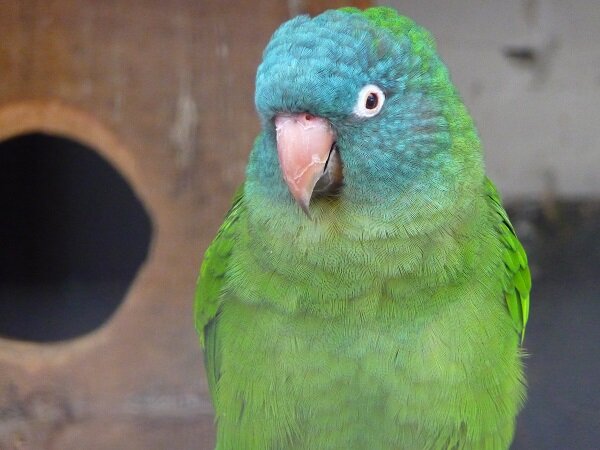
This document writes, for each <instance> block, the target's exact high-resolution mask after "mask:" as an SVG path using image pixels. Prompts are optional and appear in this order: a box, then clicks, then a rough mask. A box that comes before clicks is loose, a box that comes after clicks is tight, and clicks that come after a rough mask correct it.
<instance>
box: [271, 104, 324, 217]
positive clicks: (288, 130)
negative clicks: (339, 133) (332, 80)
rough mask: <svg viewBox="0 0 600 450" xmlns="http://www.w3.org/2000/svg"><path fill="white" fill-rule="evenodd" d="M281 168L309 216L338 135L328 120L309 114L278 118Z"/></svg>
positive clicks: (299, 202) (276, 124)
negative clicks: (312, 198)
mask: <svg viewBox="0 0 600 450" xmlns="http://www.w3.org/2000/svg"><path fill="white" fill-rule="evenodd" d="M275 130H276V131H277V154H278V155H279V165H280V167H281V172H282V174H283V179H284V180H285V182H286V184H287V185H288V188H289V190H290V193H291V194H292V196H293V197H294V199H295V200H296V202H297V203H298V204H299V205H300V207H301V208H302V209H303V211H304V212H305V213H306V215H308V216H310V215H309V213H308V205H309V203H310V199H311V196H312V193H313V190H314V188H315V185H316V184H317V181H319V178H321V176H322V175H323V172H324V170H325V167H326V164H327V160H328V158H329V154H330V152H331V149H332V148H333V146H334V143H335V133H334V131H333V130H332V128H331V124H330V123H329V121H328V120H326V119H323V118H321V117H317V116H313V115H311V114H308V113H302V114H280V115H277V116H276V117H275Z"/></svg>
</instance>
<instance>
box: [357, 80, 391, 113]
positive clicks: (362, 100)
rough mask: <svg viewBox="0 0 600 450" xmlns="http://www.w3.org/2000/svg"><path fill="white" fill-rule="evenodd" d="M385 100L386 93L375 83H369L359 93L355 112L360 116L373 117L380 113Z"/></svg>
mask: <svg viewBox="0 0 600 450" xmlns="http://www.w3.org/2000/svg"><path fill="white" fill-rule="evenodd" d="M384 101H385V94H384V93H383V91H382V90H381V89H380V88H378V87H377V86H375V85H374V84H368V85H366V86H365V87H363V88H362V89H361V90H360V92H359V93H358V100H357V101H356V106H354V114H356V115H357V116H358V117H373V116H376V115H377V114H379V111H381V108H382V107H383V102H384Z"/></svg>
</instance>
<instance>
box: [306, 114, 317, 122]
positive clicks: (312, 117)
mask: <svg viewBox="0 0 600 450" xmlns="http://www.w3.org/2000/svg"><path fill="white" fill-rule="evenodd" d="M314 118H315V116H313V115H312V114H308V113H306V114H305V115H304V119H305V120H306V121H310V120H313V119H314Z"/></svg>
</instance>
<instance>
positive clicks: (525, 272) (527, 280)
mask: <svg viewBox="0 0 600 450" xmlns="http://www.w3.org/2000/svg"><path fill="white" fill-rule="evenodd" d="M485 183H486V186H485V187H486V193H487V196H488V197H489V199H490V204H491V205H492V208H493V211H494V212H495V213H497V215H498V222H497V224H496V229H497V231H498V233H499V234H500V239H501V241H502V244H503V246H504V248H503V250H504V251H503V254H502V258H503V260H504V266H505V267H506V272H507V276H506V277H504V279H505V282H504V297H505V299H506V305H507V307H508V312H509V313H510V316H511V318H512V320H513V322H514V323H515V326H516V328H517V331H518V332H519V334H520V335H521V342H523V338H524V337H525V326H526V325H527V319H528V318H529V291H530V290H531V275H530V273H529V265H528V264H527V255H526V254H525V250H524V249H523V246H522V245H521V243H520V242H519V239H518V238H517V235H516V233H515V229H514V228H513V226H512V224H511V223H510V220H509V219H508V215H507V214H506V211H505V210H504V208H503V207H502V201H501V200H500V195H499V194H498V191H497V190H496V187H495V186H494V185H493V183H492V182H491V181H490V180H489V179H488V178H486V181H485Z"/></svg>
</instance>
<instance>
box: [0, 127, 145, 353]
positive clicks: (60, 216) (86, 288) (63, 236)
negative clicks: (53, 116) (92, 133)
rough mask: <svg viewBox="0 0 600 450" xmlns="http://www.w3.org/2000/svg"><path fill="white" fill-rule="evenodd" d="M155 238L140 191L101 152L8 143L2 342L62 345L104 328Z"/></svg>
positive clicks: (42, 139) (3, 183)
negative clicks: (5, 340) (135, 190)
mask: <svg viewBox="0 0 600 450" xmlns="http://www.w3.org/2000/svg"><path fill="white" fill-rule="evenodd" d="M151 234H152V225H151V222H150V218H149V216H148V214H147V212H146V211H145V209H144V207H143V205H142V204H141V202H140V200H139V199H138V198H137V197H136V195H135V194H134V192H133V190H132V188H131V186H130V185H129V184H128V182H127V181H126V180H125V179H124V178H123V177H122V176H121V175H120V174H119V173H118V172H117V170H115V168H114V167H113V166H112V165H111V164H110V163H109V162H108V161H106V160H105V159H104V158H102V157H101V156H100V155H99V154H98V153H97V152H96V151H94V150H93V149H91V148H89V147H86V146H85V145H82V144H81V143H79V142H76V141H74V140H71V139H68V138H64V137H58V136H53V135H47V134H41V133H33V134H26V135H22V136H17V137H14V138H11V139H8V140H5V141H3V142H0V336H2V337H5V338H10V339H19V340H25V341H33V342H54V341H60V340H66V339H72V338H75V337H77V336H81V335H84V334H86V333H89V332H91V331H93V330H95V329H96V328H98V327H99V326H101V325H102V324H103V323H105V322H106V321H107V320H108V319H109V318H110V317H111V315H112V313H113V312H114V311H115V310H116V309H117V307H118V306H119V305H120V304H121V302H122V301H123V299H124V297H125V295H126V293H127V290H128V288H129V285H130V284H131V282H132V281H133V279H134V278H135V276H136V274H137V271H138V269H139V268H140V266H141V264H142V263H143V261H144V260H145V259H146V256H147V254H148V249H149V244H150V240H151Z"/></svg>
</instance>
